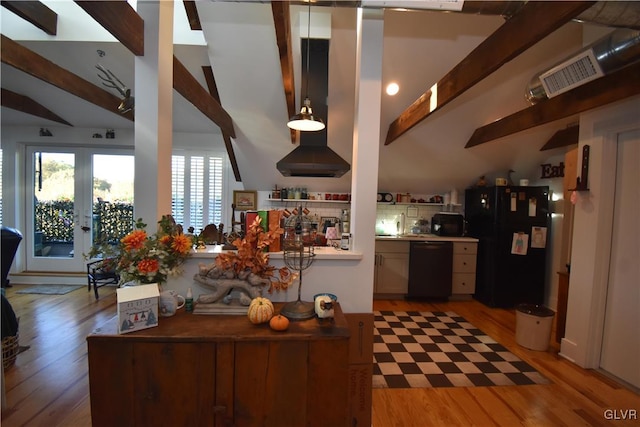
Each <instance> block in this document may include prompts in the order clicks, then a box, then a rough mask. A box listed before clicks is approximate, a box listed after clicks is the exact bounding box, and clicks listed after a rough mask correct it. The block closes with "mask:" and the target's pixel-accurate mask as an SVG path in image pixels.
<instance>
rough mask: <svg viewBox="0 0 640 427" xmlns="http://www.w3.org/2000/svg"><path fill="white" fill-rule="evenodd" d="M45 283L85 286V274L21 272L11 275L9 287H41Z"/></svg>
mask: <svg viewBox="0 0 640 427" xmlns="http://www.w3.org/2000/svg"><path fill="white" fill-rule="evenodd" d="M45 278H46V282H47V283H48V284H51V285H86V284H87V273H61V272H59V271H23V272H21V273H11V274H10V275H9V284H11V285H41V284H43V280H44V279H45Z"/></svg>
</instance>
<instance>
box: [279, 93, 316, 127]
mask: <svg viewBox="0 0 640 427" xmlns="http://www.w3.org/2000/svg"><path fill="white" fill-rule="evenodd" d="M287 126H289V127H290V128H291V129H293V130H301V131H319V130H322V129H324V122H323V121H322V119H321V118H320V117H316V116H314V115H313V110H312V109H311V100H310V99H309V98H305V99H304V105H303V106H302V108H300V112H299V113H298V114H296V115H295V116H293V117H291V118H290V119H289V122H288V123H287Z"/></svg>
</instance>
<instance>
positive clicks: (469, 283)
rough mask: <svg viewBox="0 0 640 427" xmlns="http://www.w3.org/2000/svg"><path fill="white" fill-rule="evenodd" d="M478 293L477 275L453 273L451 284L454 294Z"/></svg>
mask: <svg viewBox="0 0 640 427" xmlns="http://www.w3.org/2000/svg"><path fill="white" fill-rule="evenodd" d="M475 291H476V275H475V274H474V273H453V278H452V282H451V293H452V294H454V295H455V294H472V293H474V292H475Z"/></svg>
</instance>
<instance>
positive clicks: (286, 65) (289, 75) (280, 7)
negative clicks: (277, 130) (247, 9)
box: [271, 1, 297, 143]
mask: <svg viewBox="0 0 640 427" xmlns="http://www.w3.org/2000/svg"><path fill="white" fill-rule="evenodd" d="M271 13H272V15H273V25H274V26H275V30H276V43H277V45H278V52H279V54H280V70H281V71H282V84H283V86H284V97H285V100H286V102H287V113H288V116H287V118H288V117H293V116H294V115H295V114H296V91H295V87H296V86H295V79H294V74H293V53H292V51H293V48H292V41H291V13H290V8H289V2H286V1H273V2H271ZM289 134H290V136H291V142H292V143H295V142H296V136H297V132H296V131H295V130H293V129H290V132H289Z"/></svg>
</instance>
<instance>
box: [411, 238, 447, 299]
mask: <svg viewBox="0 0 640 427" xmlns="http://www.w3.org/2000/svg"><path fill="white" fill-rule="evenodd" d="M452 271H453V243H452V242H447V241H421V242H411V245H410V248H409V287H408V292H407V299H428V298H434V299H447V298H449V297H450V296H451V283H452Z"/></svg>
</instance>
